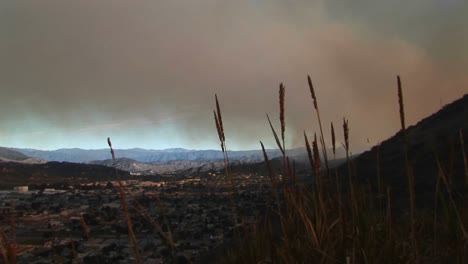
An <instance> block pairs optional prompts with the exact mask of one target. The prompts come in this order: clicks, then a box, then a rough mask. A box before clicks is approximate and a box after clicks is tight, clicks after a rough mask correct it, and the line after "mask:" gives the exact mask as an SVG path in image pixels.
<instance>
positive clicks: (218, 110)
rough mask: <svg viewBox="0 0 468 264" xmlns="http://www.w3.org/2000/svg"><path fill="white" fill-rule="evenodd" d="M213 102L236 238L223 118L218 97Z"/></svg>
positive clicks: (235, 206)
mask: <svg viewBox="0 0 468 264" xmlns="http://www.w3.org/2000/svg"><path fill="white" fill-rule="evenodd" d="M215 101H216V112H215V115H214V117H215V123H216V128H217V130H218V136H219V139H220V143H221V150H222V152H223V157H224V174H225V177H226V178H228V180H229V189H230V200H231V209H232V222H233V227H234V228H235V230H234V231H235V234H236V236H238V235H239V234H238V232H237V205H236V203H235V199H234V196H235V187H234V180H233V178H232V174H231V170H230V166H229V164H230V163H229V155H228V151H227V147H226V137H225V134H224V126H223V117H222V115H221V107H220V104H219V100H218V95H217V94H215Z"/></svg>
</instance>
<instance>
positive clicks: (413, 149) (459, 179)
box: [339, 95, 468, 207]
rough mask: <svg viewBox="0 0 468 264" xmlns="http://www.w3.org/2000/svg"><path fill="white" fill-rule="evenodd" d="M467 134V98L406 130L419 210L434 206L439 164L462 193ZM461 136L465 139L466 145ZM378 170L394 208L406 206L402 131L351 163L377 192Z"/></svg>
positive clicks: (445, 107)
mask: <svg viewBox="0 0 468 264" xmlns="http://www.w3.org/2000/svg"><path fill="white" fill-rule="evenodd" d="M409 114H411V113H409ZM467 131H468V95H465V96H463V97H462V98H460V99H458V100H456V101H454V102H452V103H450V104H448V105H446V106H444V107H443V108H442V109H441V110H439V111H438V112H436V113H434V114H433V115H431V116H429V117H427V118H425V119H423V120H421V121H420V122H418V123H417V124H416V125H414V126H411V127H408V128H407V136H408V143H409V144H408V146H409V147H408V155H409V159H410V163H411V166H412V168H413V170H414V175H415V191H416V204H417V205H418V206H419V207H428V206H431V205H432V204H433V202H432V201H433V199H434V191H435V185H436V181H437V177H438V175H439V169H438V165H437V164H438V162H440V164H441V167H442V168H443V172H444V173H445V174H446V175H447V178H448V180H449V184H450V185H452V187H453V188H454V190H455V191H459V192H461V191H462V190H463V189H464V188H466V185H465V182H464V178H465V172H464V161H463V156H462V147H463V148H465V151H466V149H467V142H468V138H467ZM460 133H461V134H462V135H463V136H464V138H465V140H464V145H463V146H462V145H461V141H460ZM378 160H380V162H379V163H378ZM378 168H379V170H380V175H381V179H382V182H383V186H389V187H390V188H391V192H392V197H394V200H395V206H397V207H401V206H404V205H405V204H407V202H406V201H407V198H408V187H407V182H408V180H407V175H406V164H405V159H404V148H403V134H402V133H401V131H399V132H398V133H397V134H396V135H394V136H393V137H391V138H389V139H387V140H385V141H384V142H382V143H381V144H380V146H374V147H373V148H372V149H371V150H369V151H366V152H364V153H362V154H361V155H359V156H358V157H357V158H355V159H354V160H353V161H352V171H353V173H352V174H353V175H354V177H356V178H357V179H358V180H359V181H361V182H368V181H369V182H370V183H371V184H372V186H373V187H374V188H373V189H374V191H376V190H377V189H378V188H377V175H378ZM339 170H340V173H341V174H342V175H346V174H347V165H343V166H341V167H340V169H339Z"/></svg>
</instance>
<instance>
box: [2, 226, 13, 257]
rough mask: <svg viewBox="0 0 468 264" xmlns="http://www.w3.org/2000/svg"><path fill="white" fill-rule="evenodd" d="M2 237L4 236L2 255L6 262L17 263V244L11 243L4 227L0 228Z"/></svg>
mask: <svg viewBox="0 0 468 264" xmlns="http://www.w3.org/2000/svg"><path fill="white" fill-rule="evenodd" d="M0 232H1V238H2V245H1V248H2V251H1V254H2V257H3V261H4V263H10V264H15V263H16V246H15V245H12V244H11V243H10V240H9V239H8V237H7V235H6V234H5V231H4V230H3V229H1V230H0Z"/></svg>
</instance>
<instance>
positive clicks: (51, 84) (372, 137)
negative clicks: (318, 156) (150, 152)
mask: <svg viewBox="0 0 468 264" xmlns="http://www.w3.org/2000/svg"><path fill="white" fill-rule="evenodd" d="M467 27H468V3H466V2H464V1H462V0H450V1H444V0H415V1H411V2H407V1H402V0H395V1H383V0H382V1H372V0H357V1H352V2H350V1H345V0H328V1H327V0H318V1H306V0H294V1H283V0H269V1H266V0H258V1H247V0H239V1H223V0H201V1H197V2H196V3H195V2H193V1H188V0H180V1H173V0H171V1H169V0H161V1H149V0H148V1H145V0H139V1H131V2H129V1H124V0H113V1H110V0H103V1H91V0H77V1H67V2H65V1H59V0H43V1H33V0H25V1H14V0H5V1H1V2H0V87H1V91H2V92H3V93H2V95H1V96H0V146H6V147H17V148H33V149H45V150H51V149H60V148H75V147H76V148H82V149H104V148H107V141H106V140H107V137H111V138H112V142H113V144H114V147H115V148H119V149H126V148H135V147H138V148H146V149H167V148H178V147H183V148H187V149H214V150H218V149H219V142H218V136H217V134H216V128H215V125H214V120H213V113H212V111H213V109H214V107H215V105H214V94H215V93H217V94H218V97H219V99H220V102H221V108H222V112H223V121H224V124H225V131H226V139H227V147H228V149H230V150H239V149H247V150H256V149H260V145H259V141H260V140H261V141H263V142H264V143H265V144H266V145H267V147H268V148H275V144H274V139H273V136H272V135H271V131H270V128H269V126H268V122H267V120H266V117H265V113H268V114H269V115H270V117H271V118H272V121H273V122H274V124H275V125H276V127H277V128H279V122H278V85H279V83H280V82H283V83H284V84H285V86H286V124H287V127H286V135H287V146H290V147H298V146H302V145H303V141H304V140H303V131H304V130H306V131H307V133H308V135H310V136H312V135H313V134H314V132H318V131H319V129H318V124H317V120H316V117H315V113H314V112H313V105H312V100H311V98H310V93H309V89H308V87H307V79H306V77H307V74H310V76H311V78H312V80H313V82H314V85H315V89H316V93H317V96H318V100H319V107H320V110H321V114H322V122H323V125H324V129H325V131H324V132H325V134H326V137H327V143H328V142H329V138H330V137H329V136H328V135H329V127H330V122H333V123H334V125H335V130H336V132H337V139H338V143H339V142H341V141H342V140H341V138H342V130H341V125H342V120H343V117H346V118H347V119H349V125H350V136H351V140H350V141H351V148H352V149H363V148H367V147H370V146H372V145H375V144H377V143H378V142H380V141H383V140H385V139H386V138H388V137H390V136H392V135H394V134H395V133H396V132H397V131H398V129H399V124H400V123H399V115H398V104H397V93H396V75H397V74H399V75H400V76H401V77H402V81H403V89H404V99H405V104H406V105H405V107H406V113H407V123H408V125H412V124H415V123H416V122H417V121H419V120H420V119H422V118H424V117H426V116H428V115H430V114H432V113H433V112H435V111H437V110H439V109H440V108H441V106H443V105H445V104H448V103H450V102H452V101H453V100H456V99H458V98H460V97H461V96H462V95H463V94H464V93H466V91H468V89H467V87H468V75H467V74H466V69H467V68H468V49H466V47H467V46H468V31H467V30H466V28H467ZM368 140H369V143H368Z"/></svg>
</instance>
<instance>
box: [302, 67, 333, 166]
mask: <svg viewBox="0 0 468 264" xmlns="http://www.w3.org/2000/svg"><path fill="white" fill-rule="evenodd" d="M307 82H308V84H309V89H310V94H311V96H312V100H313V102H314V108H315V112H316V113H317V119H318V122H319V127H320V135H321V143H322V152H323V158H324V160H325V168H326V169H327V175H330V170H329V166H328V155H327V147H326V145H325V137H324V135H323V128H322V120H321V119H320V111H319V107H318V100H317V97H316V95H315V90H314V86H313V84H312V80H311V79H310V76H309V75H307Z"/></svg>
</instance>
